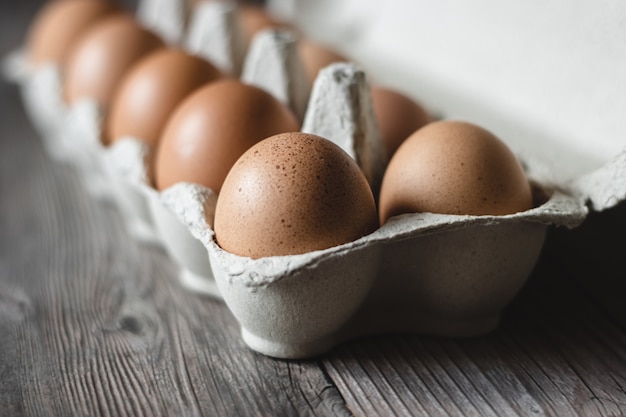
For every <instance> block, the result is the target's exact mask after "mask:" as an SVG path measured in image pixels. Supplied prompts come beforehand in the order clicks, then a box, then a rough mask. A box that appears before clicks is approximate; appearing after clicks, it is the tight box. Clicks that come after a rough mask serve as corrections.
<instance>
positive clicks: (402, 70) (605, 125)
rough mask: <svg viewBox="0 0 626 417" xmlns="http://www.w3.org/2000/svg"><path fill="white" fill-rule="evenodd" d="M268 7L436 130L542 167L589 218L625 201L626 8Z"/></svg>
mask: <svg viewBox="0 0 626 417" xmlns="http://www.w3.org/2000/svg"><path fill="white" fill-rule="evenodd" d="M271 3H272V7H273V8H274V9H276V10H287V11H290V13H291V15H290V18H291V19H293V20H294V21H296V22H297V23H298V24H299V25H300V26H301V27H302V28H303V31H304V32H305V33H307V34H309V36H312V37H316V38H318V39H320V40H322V41H327V42H330V43H331V44H333V45H335V46H336V47H337V48H339V49H340V50H341V52H342V53H344V54H347V55H349V56H351V57H352V58H353V59H354V60H356V61H358V62H360V63H362V64H363V66H364V67H365V68H366V70H367V71H368V72H369V73H370V74H371V76H372V77H371V78H372V79H374V80H375V82H378V83H381V84H386V85H388V86H392V87H397V88H399V89H402V90H403V91H405V92H407V93H408V94H410V95H411V96H413V97H414V98H415V99H417V100H419V101H421V102H422V103H423V104H425V105H426V106H428V107H430V108H431V109H434V110H435V111H437V112H439V113H441V115H442V117H444V118H456V119H465V120H468V121H472V122H475V123H477V124H480V125H482V126H484V127H486V128H487V129H489V130H491V131H492V132H493V133H495V134H496V135H498V136H499V137H500V138H502V139H503V140H505V141H506V142H507V143H508V144H509V145H510V146H511V147H512V148H513V150H514V151H516V152H517V153H518V154H520V155H521V156H522V157H523V159H530V158H531V159H540V160H543V161H544V162H545V164H546V165H548V166H550V167H551V173H550V176H551V177H552V180H553V181H554V182H555V183H559V184H566V183H567V184H568V186H570V187H571V189H572V190H573V191H576V192H577V193H580V194H581V196H582V197H584V198H588V199H590V201H591V202H592V206H593V208H594V209H596V210H601V209H603V208H607V207H610V206H611V205H614V204H616V203H617V202H619V201H622V200H624V197H625V196H624V195H625V194H626V180H625V179H624V175H623V173H624V157H623V152H624V151H625V150H626V136H624V132H626V118H624V117H623V115H624V114H626V95H624V94H623V91H626V73H624V71H623V70H622V69H623V68H624V67H625V66H626V54H624V53H623V39H624V36H625V35H626V33H625V32H626V28H625V27H624V25H623V24H622V23H623V22H622V21H621V16H623V15H624V12H626V5H624V4H618V3H611V4H610V5H608V4H603V5H600V4H598V3H597V2H592V1H585V2H577V3H575V4H568V6H567V7H562V6H563V5H561V4H559V5H557V4H552V3H545V4H544V3H537V2H518V3H516V4H508V3H507V4H504V3H502V2H498V1H497V0H478V1H474V2H471V3H467V2H463V1H462V0H444V1H439V2H406V1H399V0H390V1H388V2H386V3H385V6H384V7H382V6H381V5H380V2H373V1H370V2H363V1H359V2H357V1H354V0H344V1H341V2H328V1H327V2H304V1H296V0H274V1H272V2H271ZM331 9H332V13H331V12H330V11H331ZM592 184H593V185H592ZM600 195H602V196H600Z"/></svg>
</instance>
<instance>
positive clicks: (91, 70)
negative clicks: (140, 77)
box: [63, 14, 165, 106]
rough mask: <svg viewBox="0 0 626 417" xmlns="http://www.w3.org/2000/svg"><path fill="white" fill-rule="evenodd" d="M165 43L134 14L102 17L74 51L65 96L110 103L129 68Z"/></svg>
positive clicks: (70, 100)
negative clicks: (141, 23)
mask: <svg viewBox="0 0 626 417" xmlns="http://www.w3.org/2000/svg"><path fill="white" fill-rule="evenodd" d="M164 46H165V44H164V42H163V41H162V40H161V39H160V38H159V37H158V36H157V35H155V34H154V33H152V32H151V31H149V30H147V29H145V28H144V27H142V26H141V25H140V24H139V22H138V21H137V20H136V19H135V18H134V17H133V16H131V15H130V14H116V15H114V16H110V17H106V18H104V19H101V20H100V21H98V22H96V24H95V25H94V26H93V27H91V28H90V29H88V30H87V31H85V34H84V35H83V36H82V37H81V39H80V40H79V41H78V42H77V43H76V44H75V45H74V47H73V48H72V50H71V51H70V54H69V56H68V59H67V64H66V69H65V77H64V85H63V87H64V95H65V99H66V100H67V102H68V103H72V102H74V101H76V100H78V99H81V98H92V99H95V100H97V101H98V102H99V103H100V104H101V105H103V106H108V104H109V103H110V101H111V97H112V95H113V91H114V90H115V88H116V87H117V85H118V84H119V82H120V80H121V79H122V76H123V75H124V74H125V73H126V71H128V69H129V68H130V67H131V66H132V65H133V64H134V63H135V62H137V61H138V60H139V59H140V58H141V57H143V56H144V55H147V54H148V53H150V52H152V51H154V50H156V49H158V48H163V47H164Z"/></svg>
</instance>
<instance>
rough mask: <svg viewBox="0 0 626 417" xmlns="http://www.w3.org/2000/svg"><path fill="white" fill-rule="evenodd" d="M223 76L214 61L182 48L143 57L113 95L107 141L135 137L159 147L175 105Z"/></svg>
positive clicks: (168, 49) (106, 134) (107, 126)
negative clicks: (199, 88) (159, 140)
mask: <svg viewBox="0 0 626 417" xmlns="http://www.w3.org/2000/svg"><path fill="white" fill-rule="evenodd" d="M220 76H221V73H220V72H219V71H218V70H217V69H216V68H215V67H214V66H213V65H212V64H211V63H210V62H208V61H206V60H204V59H202V58H199V57H197V56H194V55H191V54H189V53H187V52H185V51H183V50H181V49H175V48H165V49H161V50H158V51H156V52H153V53H151V54H149V55H148V56H146V57H144V58H142V59H141V60H139V61H138V62H137V63H136V64H135V65H133V67H132V68H131V69H130V70H129V72H128V73H127V74H126V75H125V76H124V77H123V79H122V81H121V84H120V86H119V88H118V90H117V91H116V92H115V94H114V96H113V100H112V103H111V109H110V114H109V116H108V119H107V122H106V132H105V141H106V143H108V144H110V143H111V142H113V141H115V140H116V139H119V138H121V137H124V136H132V137H134V138H136V139H138V140H141V141H144V142H145V143H147V144H149V145H151V146H155V145H156V143H157V141H158V139H159V137H160V136H161V133H162V131H163V127H164V126H165V123H166V121H167V118H168V117H169V115H170V114H171V113H172V111H173V110H174V108H175V107H176V106H177V105H178V104H179V103H180V102H181V101H182V100H183V99H184V98H185V97H186V96H187V95H188V94H190V93H191V92H192V91H193V90H195V89H196V88H198V87H200V86H201V85H203V84H206V83H208V82H211V81H214V80H216V79H218V78H219V77H220Z"/></svg>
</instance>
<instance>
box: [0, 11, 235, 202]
mask: <svg viewBox="0 0 626 417" xmlns="http://www.w3.org/2000/svg"><path fill="white" fill-rule="evenodd" d="M232 9H233V6H232V5H229V4H227V3H221V2H210V3H209V2H202V3H200V4H198V5H197V6H196V7H194V8H193V10H192V8H191V6H190V5H189V4H188V3H187V2H185V1H181V0H142V1H140V2H139V4H138V8H137V11H136V13H130V11H127V10H122V9H121V8H119V7H118V6H116V5H114V3H112V2H109V1H106V0H102V1H100V0H98V1H94V2H89V1H84V0H69V1H65V2H61V1H51V2H49V3H48V4H47V5H45V6H44V8H43V9H42V10H41V11H40V13H39V15H38V16H37V17H36V19H35V21H34V22H33V24H32V26H31V28H30V30H29V34H28V39H27V42H25V45H23V46H22V47H20V48H18V49H16V50H14V51H12V52H10V53H9V54H8V55H7V56H6V57H5V58H4V59H3V62H2V70H3V76H4V78H5V79H7V80H9V81H11V82H14V83H16V84H18V85H19V87H20V92H21V95H22V102H23V104H24V108H25V110H26V113H27V115H28V117H29V120H30V121H31V123H32V124H33V126H34V127H35V129H36V130H37V132H38V134H39V136H40V138H41V139H42V143H43V145H44V149H45V150H46V152H47V153H48V154H49V155H50V156H51V157H52V158H53V159H55V160H57V161H59V162H65V163H69V164H71V165H73V166H74V167H76V168H77V169H78V171H79V172H80V174H81V179H82V180H83V182H84V183H85V185H86V189H87V190H88V191H89V192H90V193H91V194H93V195H94V196H95V197H98V198H102V199H115V197H114V195H113V193H114V192H113V191H112V190H111V188H110V182H109V181H108V180H107V178H106V173H105V172H104V169H103V167H102V163H101V161H100V159H101V155H102V142H101V136H102V135H101V128H100V127H101V126H102V123H103V120H102V119H103V117H104V115H105V111H104V109H103V108H102V104H101V103H100V102H99V101H98V100H96V99H95V98H92V97H86V98H85V97H82V98H75V99H73V100H71V102H68V99H67V97H66V95H67V94H66V92H64V84H63V81H64V75H66V74H64V70H67V68H66V66H67V63H68V60H69V58H70V55H71V53H72V52H73V51H72V48H73V47H75V46H76V44H77V43H80V41H82V40H83V38H82V36H83V35H84V34H85V33H88V32H89V29H91V28H93V27H94V26H97V25H98V24H99V23H103V22H104V21H106V20H107V19H108V20H112V19H113V18H114V17H116V16H122V15H125V16H128V17H133V18H134V19H136V21H137V23H138V24H139V25H140V26H141V27H142V28H145V29H147V30H149V31H150V33H153V34H154V35H156V36H158V37H159V39H161V40H162V41H163V42H164V44H165V45H166V46H168V47H183V48H186V49H188V50H189V51H192V52H193V53H195V54H198V55H200V56H203V57H206V58H207V59H210V60H211V62H214V63H215V64H216V65H217V66H219V67H220V68H221V69H222V70H223V71H227V72H229V73H237V72H238V71H239V70H240V66H241V61H242V56H243V50H242V47H243V46H242V45H241V39H240V38H239V37H238V31H236V30H232V27H231V26H232V25H234V24H235V16H234V12H233V10H232ZM213 39H216V40H215V41H214V40H213ZM118 40H119V39H118ZM131 42H132V41H131ZM144 48H146V47H145V46H144ZM142 52H146V53H147V52H148V49H145V50H144V51H142Z"/></svg>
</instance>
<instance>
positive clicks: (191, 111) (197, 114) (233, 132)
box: [155, 79, 300, 193]
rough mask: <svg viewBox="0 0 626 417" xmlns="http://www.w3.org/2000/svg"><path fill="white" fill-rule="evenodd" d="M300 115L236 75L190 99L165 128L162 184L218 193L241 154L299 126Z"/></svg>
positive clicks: (159, 161) (158, 166)
mask: <svg viewBox="0 0 626 417" xmlns="http://www.w3.org/2000/svg"><path fill="white" fill-rule="evenodd" d="M299 128H300V125H299V124H298V121H297V120H296V117H295V115H294V114H293V113H292V112H291V110H290V109H289V108H288V107H287V106H286V105H285V104H283V103H281V102H280V101H278V99H276V98H274V96H272V95H271V94H270V93H268V92H266V91H265V90H263V89H261V88H259V87H255V86H253V85H248V84H245V83H243V82H241V81H238V80H236V79H223V80H220V81H217V82H214V83H211V84H208V85H206V86H204V87H202V88H200V89H198V90H197V91H195V92H194V93H192V94H191V95H190V96H189V97H188V98H186V99H185V100H184V101H183V102H182V103H181V104H180V106H178V107H177V108H176V110H175V112H174V113H173V114H172V116H171V118H170V120H169V121H168V123H167V126H166V127H165V130H164V133H163V137H162V139H161V140H160V144H159V147H158V150H157V155H156V161H155V175H156V186H157V188H158V189H159V190H163V189H165V188H167V187H170V186H171V185H173V184H175V183H177V182H193V183H196V184H200V185H204V186H205V187H208V188H210V189H212V190H213V191H214V192H216V193H218V192H219V191H220V189H221V188H222V183H223V182H224V178H226V175H227V174H228V171H229V170H230V168H231V167H232V165H233V164H234V163H235V162H236V161H237V159H238V158H239V157H240V156H241V155H242V154H243V153H244V152H245V151H246V150H248V148H250V147H251V146H253V145H254V144H256V143H257V142H259V141H261V140H263V139H265V138H267V137H269V136H272V135H275V134H278V133H282V132H293V131H297V130H299Z"/></svg>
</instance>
